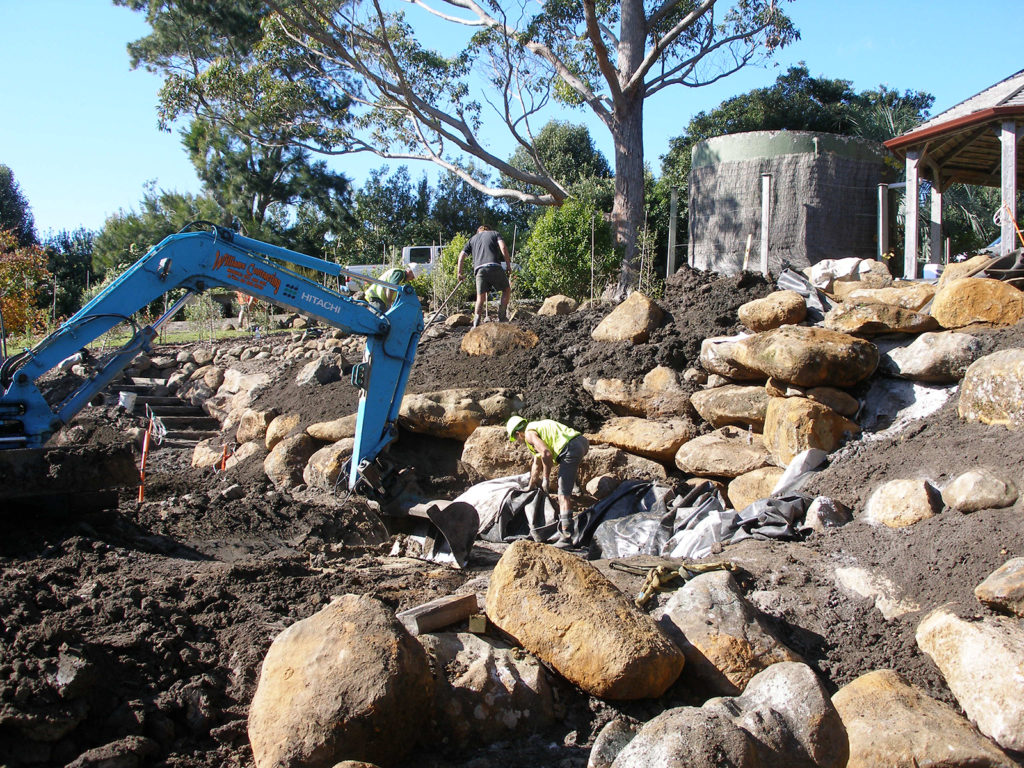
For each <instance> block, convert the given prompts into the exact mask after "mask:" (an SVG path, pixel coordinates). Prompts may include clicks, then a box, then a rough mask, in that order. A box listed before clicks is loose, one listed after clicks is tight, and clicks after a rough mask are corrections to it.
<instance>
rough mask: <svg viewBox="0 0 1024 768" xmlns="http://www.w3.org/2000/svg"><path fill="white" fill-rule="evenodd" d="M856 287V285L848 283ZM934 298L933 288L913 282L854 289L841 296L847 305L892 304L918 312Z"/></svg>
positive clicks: (926, 284) (930, 285)
mask: <svg viewBox="0 0 1024 768" xmlns="http://www.w3.org/2000/svg"><path fill="white" fill-rule="evenodd" d="M848 285H851V286H856V285H857V284H856V283H848ZM933 296H935V286H934V285H932V284H931V283H921V282H917V281H913V280H907V281H899V282H896V283H894V284H893V285H891V286H889V287H888V288H861V287H856V288H854V289H853V290H851V291H849V292H848V293H846V295H845V296H843V301H844V302H845V303H847V304H893V305H895V306H897V307H903V308H904V309H909V310H913V311H914V312H920V311H921V310H922V309H924V307H926V306H927V305H928V302H929V301H931V300H932V297H933Z"/></svg>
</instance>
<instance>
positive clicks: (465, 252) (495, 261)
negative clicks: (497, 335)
mask: <svg viewBox="0 0 1024 768" xmlns="http://www.w3.org/2000/svg"><path fill="white" fill-rule="evenodd" d="M469 255H472V257H473V275H474V276H475V277H476V309H475V310H474V312H473V327H474V328H476V327H477V326H478V325H479V324H480V321H481V319H483V315H484V302H485V301H486V300H487V293H488V292H489V291H501V304H499V306H498V321H499V322H502V323H503V322H505V321H507V320H508V302H509V299H511V298H512V286H511V285H509V282H508V272H507V271H506V270H504V269H502V268H501V261H502V259H504V260H505V266H506V267H507V269H508V270H509V271H511V269H512V259H511V257H510V256H509V255H508V247H507V246H506V245H505V241H504V240H502V239H501V235H499V234H498V233H497V232H495V231H494V230H493V229H491V228H490V227H488V226H487V225H486V224H481V225H480V226H479V227H478V228H477V230H476V234H475V235H473V236H472V237H471V238H469V242H467V243H466V246H465V247H464V248H463V249H462V252H461V253H460V254H459V267H458V273H459V280H461V279H462V263H463V261H465V259H466V256H469Z"/></svg>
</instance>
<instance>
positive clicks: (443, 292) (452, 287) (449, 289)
mask: <svg viewBox="0 0 1024 768" xmlns="http://www.w3.org/2000/svg"><path fill="white" fill-rule="evenodd" d="M468 242H469V237H468V236H466V235H464V234H461V233H460V234H457V235H455V237H453V238H452V239H451V240H450V241H449V242H448V243H447V244H446V245H445V246H444V248H442V249H441V259H440V262H439V263H438V265H437V266H436V267H435V268H434V271H433V272H431V273H430V276H429V278H428V279H429V281H430V294H431V298H432V301H433V305H434V306H435V307H436V308H440V306H441V303H442V302H443V301H444V300H445V299H449V300H448V306H447V308H446V311H447V312H448V313H451V312H452V311H453V310H454V308H455V307H458V306H459V305H460V304H461V303H462V302H464V301H469V300H471V299H472V298H473V297H474V296H476V286H475V285H474V284H473V280H472V273H470V276H469V279H467V280H465V281H464V282H463V283H462V285H461V286H460V287H459V288H458V290H456V286H458V285H459V279H458V263H459V254H460V253H461V252H462V249H463V248H464V247H465V246H466V243H468ZM449 297H450V298H449Z"/></svg>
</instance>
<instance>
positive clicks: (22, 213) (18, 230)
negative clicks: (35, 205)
mask: <svg viewBox="0 0 1024 768" xmlns="http://www.w3.org/2000/svg"><path fill="white" fill-rule="evenodd" d="M0 230H5V231H8V232H13V233H14V237H15V240H16V241H17V243H18V245H35V243H36V242H37V241H36V225H35V219H34V218H33V217H32V210H31V209H30V208H29V205H28V200H26V199H25V195H23V194H22V192H21V187H20V186H19V185H18V182H16V181H15V180H14V172H13V171H12V170H11V169H10V168H8V167H7V166H6V165H2V164H0Z"/></svg>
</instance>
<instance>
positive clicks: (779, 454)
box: [764, 397, 860, 467]
mask: <svg viewBox="0 0 1024 768" xmlns="http://www.w3.org/2000/svg"><path fill="white" fill-rule="evenodd" d="M859 433H860V427H858V426H857V424H856V423H855V422H853V421H850V420H849V419H847V418H846V417H845V416H840V415H839V414H838V413H836V412H835V411H833V410H832V409H831V408H829V407H827V406H825V405H822V404H821V403H817V402H815V401H813V400H810V399H807V398H803V397H773V398H771V399H770V401H769V403H768V408H767V410H766V411H765V419H764V445H765V447H766V448H767V449H768V450H769V451H770V452H771V454H772V456H773V457H774V459H775V462H776V463H777V464H779V465H780V466H783V467H784V466H786V465H788V464H789V462H790V461H792V460H793V457H794V456H796V455H797V454H799V453H803V452H804V451H806V450H808V449H809V448H817V449H819V450H822V451H825V453H832V451H834V450H836V449H837V448H838V447H839V446H840V445H842V443H843V440H844V439H845V438H846V437H847V436H849V435H856V434H859Z"/></svg>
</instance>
